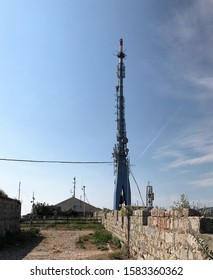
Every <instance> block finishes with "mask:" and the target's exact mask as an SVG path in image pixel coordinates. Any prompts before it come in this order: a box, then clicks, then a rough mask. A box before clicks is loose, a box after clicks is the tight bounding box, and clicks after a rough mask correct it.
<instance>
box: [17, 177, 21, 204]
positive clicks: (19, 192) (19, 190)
mask: <svg viewBox="0 0 213 280" xmlns="http://www.w3.org/2000/svg"><path fill="white" fill-rule="evenodd" d="M20 199H21V182H19V185H18V200H19V201H20Z"/></svg>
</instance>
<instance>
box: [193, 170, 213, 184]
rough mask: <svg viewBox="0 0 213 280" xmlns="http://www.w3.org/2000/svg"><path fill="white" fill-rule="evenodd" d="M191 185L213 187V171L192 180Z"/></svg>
mask: <svg viewBox="0 0 213 280" xmlns="http://www.w3.org/2000/svg"><path fill="white" fill-rule="evenodd" d="M189 185H192V186H196V187H212V186H213V172H208V173H205V174H203V175H202V178H200V179H198V180H192V181H191V182H189Z"/></svg>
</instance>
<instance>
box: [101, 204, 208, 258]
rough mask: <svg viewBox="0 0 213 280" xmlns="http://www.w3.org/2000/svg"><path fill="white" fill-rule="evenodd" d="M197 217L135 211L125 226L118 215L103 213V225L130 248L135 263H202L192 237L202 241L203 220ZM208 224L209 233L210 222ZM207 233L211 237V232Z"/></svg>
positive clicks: (173, 212)
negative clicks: (155, 261) (147, 261)
mask: <svg viewBox="0 0 213 280" xmlns="http://www.w3.org/2000/svg"><path fill="white" fill-rule="evenodd" d="M196 214H197V213H196V212H194V211H192V210H189V209H182V210H170V211H164V210H157V209H153V210H152V211H151V212H149V213H148V212H147V211H145V210H137V211H134V212H133V215H132V216H130V217H129V223H128V218H127V216H126V215H122V212H121V211H111V212H109V213H102V221H103V224H104V226H105V228H106V229H108V230H109V231H111V232H112V233H113V235H114V236H116V237H118V238H119V239H120V240H121V241H122V242H123V243H126V244H128V245H129V251H130V255H131V256H132V257H133V258H135V259H158V260H163V259H167V260H175V259H179V260H201V259H204V258H205V256H204V253H203V251H202V250H201V247H200V245H199V243H198V242H197V240H196V238H195V236H197V235H199V236H200V237H201V238H202V232H201V224H203V218H202V217H199V216H194V215H196ZM207 220H208V219H207ZM205 224H206V223H205ZM207 224H208V227H207V228H208V229H210V231H211V230H212V227H210V226H209V224H212V220H211V219H210V220H208V222H207ZM206 233H209V235H208V236H210V237H211V236H212V237H213V235H212V234H211V233H213V232H206ZM212 241H213V239H212V238H210V243H212Z"/></svg>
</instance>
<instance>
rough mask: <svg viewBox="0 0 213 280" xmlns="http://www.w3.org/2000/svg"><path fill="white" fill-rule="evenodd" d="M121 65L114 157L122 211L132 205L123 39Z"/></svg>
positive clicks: (117, 205) (117, 199)
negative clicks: (124, 93) (122, 206)
mask: <svg viewBox="0 0 213 280" xmlns="http://www.w3.org/2000/svg"><path fill="white" fill-rule="evenodd" d="M117 57H118V59H119V63H118V66H117V77H118V85H117V86H116V100H117V144H116V145H115V147H114V151H113V157H114V164H115V175H116V180H115V192H114V209H115V210H118V209H120V207H121V205H122V204H125V205H131V191H130V184H129V161H128V157H127V156H128V151H129V150H128V149H127V143H128V139H127V137H126V122H125V100H124V95H123V79H124V78H125V65H124V62H123V60H124V58H125V57H126V54H125V53H124V51H123V39H120V50H119V52H118V53H117Z"/></svg>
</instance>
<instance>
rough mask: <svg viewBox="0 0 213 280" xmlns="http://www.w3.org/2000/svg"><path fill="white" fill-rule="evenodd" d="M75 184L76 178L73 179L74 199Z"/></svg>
mask: <svg viewBox="0 0 213 280" xmlns="http://www.w3.org/2000/svg"><path fill="white" fill-rule="evenodd" d="M75 184H76V178H75V177H74V178H73V196H72V197H75Z"/></svg>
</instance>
